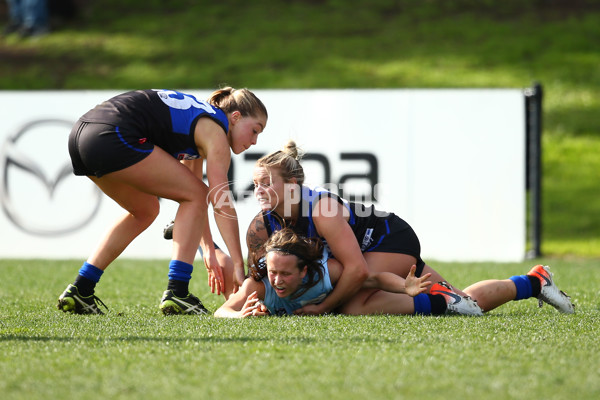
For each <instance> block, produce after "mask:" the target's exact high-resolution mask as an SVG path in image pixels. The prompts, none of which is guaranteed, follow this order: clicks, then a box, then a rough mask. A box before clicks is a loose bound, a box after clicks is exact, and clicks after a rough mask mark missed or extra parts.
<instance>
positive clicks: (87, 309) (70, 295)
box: [57, 285, 108, 314]
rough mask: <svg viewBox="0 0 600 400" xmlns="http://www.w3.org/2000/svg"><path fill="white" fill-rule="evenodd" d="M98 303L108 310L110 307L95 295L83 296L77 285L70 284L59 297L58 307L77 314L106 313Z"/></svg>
mask: <svg viewBox="0 0 600 400" xmlns="http://www.w3.org/2000/svg"><path fill="white" fill-rule="evenodd" d="M98 303H100V304H102V305H103V306H104V308H106V310H107V311H108V307H106V305H105V304H104V303H103V302H102V300H100V299H99V298H98V297H96V296H95V295H91V296H87V297H83V296H81V295H80V294H79V289H77V286H73V285H69V286H67V288H66V289H65V291H64V292H63V294H61V295H60V297H59V298H58V304H57V307H58V309H59V310H62V311H63V312H72V313H75V314H104V313H103V312H102V311H101V310H100V308H98Z"/></svg>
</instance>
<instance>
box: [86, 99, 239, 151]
mask: <svg viewBox="0 0 600 400" xmlns="http://www.w3.org/2000/svg"><path fill="white" fill-rule="evenodd" d="M203 117H208V118H211V119H212V120H213V121H215V122H216V123H218V124H219V125H220V126H221V128H223V131H224V132H225V134H227V131H228V129H229V121H228V119H227V115H225V113H224V112H223V111H222V110H221V109H219V108H218V107H214V106H212V105H210V104H209V103H207V102H205V101H201V100H197V99H196V98H195V97H194V96H192V95H189V94H185V93H181V92H177V91H175V90H135V91H131V92H127V93H123V94H120V95H118V96H115V97H113V98H112V99H110V100H107V101H105V102H103V103H101V104H99V105H97V106H96V107H95V108H93V109H92V110H90V111H88V112H87V113H86V114H84V115H83V116H82V117H81V120H82V121H85V122H95V123H103V124H109V125H113V126H115V127H118V128H119V130H120V131H123V132H126V131H128V130H130V131H136V132H139V134H141V135H143V137H144V138H145V139H147V140H148V141H149V142H151V143H153V144H155V145H156V146H158V147H160V148H161V149H163V150H165V151H167V152H168V153H169V154H171V155H172V156H173V157H175V158H177V159H178V160H191V159H196V158H199V157H200V155H199V154H198V150H197V147H196V143H195V141H194V128H195V126H196V122H197V121H198V119H199V118H203Z"/></svg>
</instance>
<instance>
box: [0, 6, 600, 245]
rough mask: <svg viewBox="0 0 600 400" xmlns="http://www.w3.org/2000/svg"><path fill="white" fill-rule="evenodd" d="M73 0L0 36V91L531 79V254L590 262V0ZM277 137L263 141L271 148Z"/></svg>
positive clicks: (599, 37)
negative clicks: (66, 8) (70, 12)
mask: <svg viewBox="0 0 600 400" xmlns="http://www.w3.org/2000/svg"><path fill="white" fill-rule="evenodd" d="M80 3H81V4H85V6H84V7H82V12H81V14H80V15H79V17H78V18H77V19H76V20H73V21H67V22H66V23H63V24H60V25H58V26H57V29H55V30H54V32H53V33H52V34H51V35H48V36H47V37H44V38H41V39H39V40H21V39H19V38H17V37H16V36H9V37H7V38H4V39H0V58H1V59H2V62H1V63H0V89H123V90H126V89H131V88H149V87H166V88H215V87H218V86H220V85H223V84H230V85H233V86H235V87H249V88H255V89H256V88H283V89H285V88H438V87H441V88H460V87H477V88H480V87H481V88H483V87H492V88H494V87H516V88H524V87H529V86H530V85H531V84H532V83H533V82H534V81H539V82H541V83H542V85H543V87H544V123H543V129H544V133H543V134H544V140H543V196H542V220H543V224H542V239H543V243H542V252H543V253H544V254H545V255H547V256H570V255H574V256H583V257H598V256H600V224H599V223H598V218H597V215H599V214H598V210H600V195H598V194H600V192H599V191H598V188H597V182H598V176H599V175H598V171H599V170H600V169H599V168H598V167H599V164H600V156H599V155H600V111H599V110H600V68H599V67H598V66H600V51H598V43H600V29H598V26H599V25H600V1H598V0H577V1H562V0H561V1H552V2H542V1H530V2H523V1H520V0H486V1H476V0H434V1H426V2H425V1H412V0H398V1H392V0H376V1H370V2H368V5H367V3H360V4H361V5H357V4H356V3H354V2H346V1H339V0H295V1H284V0H271V1H265V0H260V1H252V2H239V1H235V0H223V1H219V2H213V3H210V4H206V2H195V1H177V2H168V3H165V2H163V1H159V0H132V1H128V2H123V1H118V0H105V1H96V2H80ZM2 11H3V10H2V9H0V14H2ZM4 12H5V10H4ZM285 139H286V138H281V139H280V140H277V139H275V138H274V139H272V140H273V148H279V147H281V143H282V141H284V140H285Z"/></svg>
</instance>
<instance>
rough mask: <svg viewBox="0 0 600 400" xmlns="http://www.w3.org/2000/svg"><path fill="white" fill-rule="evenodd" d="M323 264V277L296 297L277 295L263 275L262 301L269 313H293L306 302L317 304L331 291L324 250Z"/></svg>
mask: <svg viewBox="0 0 600 400" xmlns="http://www.w3.org/2000/svg"><path fill="white" fill-rule="evenodd" d="M321 264H322V265H323V279H321V280H319V281H317V283H316V284H315V285H314V286H313V287H311V288H310V289H308V290H307V291H306V292H304V293H303V294H302V295H300V296H298V297H294V295H291V296H288V297H283V298H282V297H279V296H277V293H275V289H273V286H271V283H270V282H269V277H268V276H265V277H264V278H263V279H262V283H263V284H264V285H265V299H264V301H263V303H264V304H265V306H266V307H267V308H268V310H269V313H270V314H271V315H286V314H293V313H294V310H297V309H299V308H302V307H304V306H305V305H307V304H319V303H321V302H322V301H323V300H325V297H327V295H328V294H329V293H331V291H332V290H333V285H332V284H331V279H330V278H329V268H328V267H327V254H326V253H325V252H324V255H323V259H322V260H321ZM307 280H308V278H307V277H304V279H303V283H306V281H307Z"/></svg>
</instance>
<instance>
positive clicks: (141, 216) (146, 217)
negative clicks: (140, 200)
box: [131, 199, 160, 228]
mask: <svg viewBox="0 0 600 400" xmlns="http://www.w3.org/2000/svg"><path fill="white" fill-rule="evenodd" d="M159 212H160V205H159V204H158V199H157V201H156V202H153V203H152V204H150V203H149V204H145V205H144V207H140V208H138V209H136V210H134V211H133V212H132V213H131V214H132V215H133V217H134V218H135V219H136V221H138V223H139V224H140V226H144V227H145V228H147V227H149V226H150V225H151V224H152V222H154V220H155V219H156V217H158V213H159Z"/></svg>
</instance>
